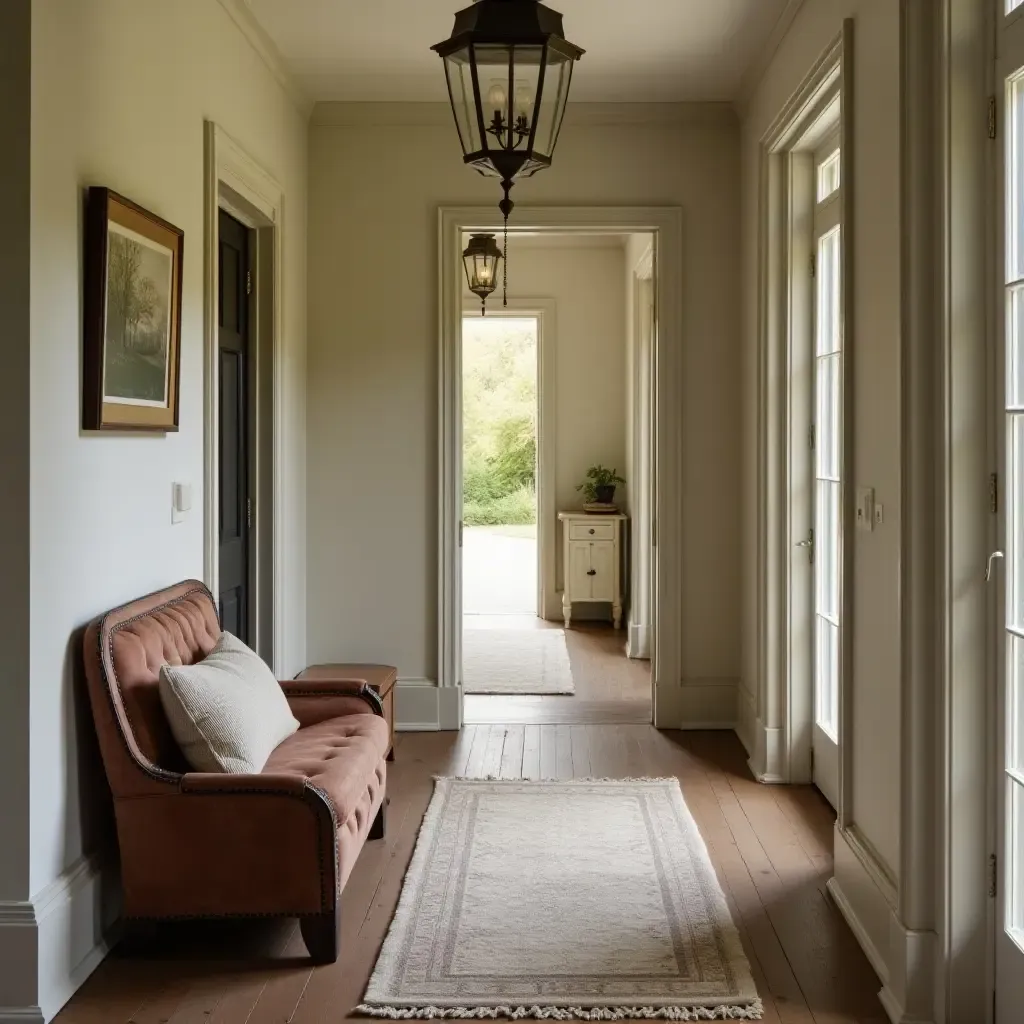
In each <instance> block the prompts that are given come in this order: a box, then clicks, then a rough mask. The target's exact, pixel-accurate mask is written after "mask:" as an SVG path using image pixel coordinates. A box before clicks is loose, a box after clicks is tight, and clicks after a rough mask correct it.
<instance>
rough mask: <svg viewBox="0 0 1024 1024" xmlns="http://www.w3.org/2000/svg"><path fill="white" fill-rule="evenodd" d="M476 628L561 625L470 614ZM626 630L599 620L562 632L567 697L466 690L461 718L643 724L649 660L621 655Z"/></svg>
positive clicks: (648, 710) (473, 721)
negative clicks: (570, 685) (484, 625)
mask: <svg viewBox="0 0 1024 1024" xmlns="http://www.w3.org/2000/svg"><path fill="white" fill-rule="evenodd" d="M474 619H475V620H476V621H477V625H475V626H474V628H476V629H479V628H481V626H480V625H479V623H480V622H483V621H486V623H488V626H487V628H494V629H501V628H516V629H522V628H534V629H560V628H561V623H558V622H545V621H544V620H543V619H536V618H531V617H528V616H500V615H498V616H487V617H486V619H485V617H483V616H474ZM625 644H626V634H625V632H624V631H623V630H621V629H620V630H616V629H612V628H611V626H606V625H604V624H602V623H588V622H580V623H578V624H574V625H573V626H572V628H571V629H569V630H566V633H565V645H566V647H567V648H568V650H569V666H570V669H571V671H572V680H573V685H574V686H575V687H576V692H575V693H574V694H573V695H572V696H571V697H569V696H552V695H549V696H546V697H544V696H528V695H523V696H519V695H515V696H504V695H502V696H498V695H493V694H479V693H466V694H465V695H464V697H463V701H464V703H463V717H464V720H465V721H466V722H468V723H471V724H492V723H498V724H506V725H508V724H516V725H526V724H529V723H533V724H538V725H541V724H548V725H559V724H561V725H567V724H571V723H574V722H581V723H586V722H592V723H605V724H616V723H617V724H621V725H629V724H631V725H646V724H647V723H648V722H650V721H651V663H650V662H649V661H639V660H636V659H631V658H627V657H626V653H625Z"/></svg>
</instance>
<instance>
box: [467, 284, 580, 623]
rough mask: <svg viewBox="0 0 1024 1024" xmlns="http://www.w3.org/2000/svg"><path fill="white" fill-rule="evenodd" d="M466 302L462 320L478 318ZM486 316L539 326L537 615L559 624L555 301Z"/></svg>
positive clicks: (518, 303) (523, 302) (527, 302)
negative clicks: (529, 319) (529, 320)
mask: <svg viewBox="0 0 1024 1024" xmlns="http://www.w3.org/2000/svg"><path fill="white" fill-rule="evenodd" d="M479 312H480V311H479V309H478V308H477V306H476V305H475V304H474V303H470V302H469V301H468V300H467V301H466V302H465V304H464V306H463V310H462V313H463V317H469V316H474V315H476V316H479ZM487 315H488V316H489V317H492V318H494V317H501V316H507V317H517V316H521V317H532V318H535V319H536V321H537V563H538V564H537V616H538V617H539V618H542V619H556V620H558V621H561V619H562V602H561V599H560V598H559V597H558V593H557V591H556V589H555V559H554V557H553V556H554V550H555V523H556V519H555V513H556V512H557V509H556V507H555V506H556V502H555V452H556V451H557V437H558V420H557V415H556V413H557V407H556V404H555V396H556V394H557V393H558V392H557V387H556V384H555V375H556V374H557V372H558V364H557V360H556V358H555V353H556V351H557V350H556V348H555V344H554V339H555V338H556V337H557V334H556V331H557V330H558V321H557V309H556V307H555V300H554V299H509V300H508V305H507V306H504V307H502V308H501V309H492V310H489V311H488V313H487Z"/></svg>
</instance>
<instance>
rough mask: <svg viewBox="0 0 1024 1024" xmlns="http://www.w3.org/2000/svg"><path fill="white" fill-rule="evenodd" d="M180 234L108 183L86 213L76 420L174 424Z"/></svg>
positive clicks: (131, 425) (119, 425) (92, 195)
mask: <svg viewBox="0 0 1024 1024" xmlns="http://www.w3.org/2000/svg"><path fill="white" fill-rule="evenodd" d="M183 241H184V234H183V232H182V231H180V230H179V229H178V228H176V227H174V225H172V224H168V223H167V221H165V220H161V218H159V217H157V216H156V215H155V214H152V213H150V212H149V211H148V210H144V209H142V207H141V206H136V205H135V203H133V202H130V201H129V200H127V199H125V198H124V197H123V196H119V195H118V194H117V193H116V192H111V191H110V189H107V188H90V189H89V194H88V199H87V201H86V217H85V294H84V299H83V302H84V306H85V324H84V329H83V346H84V352H83V356H84V366H83V374H82V386H83V394H82V426H83V427H84V429H86V430H177V429H178V385H179V383H180V367H181V280H182V278H181V257H182V244H183Z"/></svg>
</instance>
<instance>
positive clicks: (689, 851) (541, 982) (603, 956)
mask: <svg viewBox="0 0 1024 1024" xmlns="http://www.w3.org/2000/svg"><path fill="white" fill-rule="evenodd" d="M358 1012H360V1013H364V1014H369V1015H371V1016H376V1017H388V1018H392V1019H403V1018H413V1017H415V1018H432V1017H507V1018H512V1019H517V1018H521V1017H536V1018H555V1019H582V1020H617V1019H624V1018H645V1017H648V1018H666V1019H669V1020H683V1021H694V1020H701V1021H702V1020H756V1019H760V1017H761V1012H762V1011H761V1003H760V1000H759V999H758V998H757V991H756V989H755V988H754V984H753V981H752V979H751V975H750V967H749V965H748V963H747V960H746V957H745V956H744V954H743V947H742V945H741V943H740V939H739V936H738V934H737V932H736V928H735V926H734V925H733V922H732V919H731V918H730V916H729V909H728V906H727V905H726V901H725V896H724V895H723V893H722V890H721V888H720V887H719V885H718V881H717V879H716V877H715V872H714V869H713V868H712V866H711V861H710V860H709V859H708V853H707V849H706V848H705V846H704V843H703V841H702V839H701V837H700V833H699V832H698V831H697V826H696V825H695V823H694V820H693V818H692V817H691V815H690V812H689V810H688V809H687V807H686V804H685V803H684V802H683V795H682V793H681V792H680V790H679V784H678V782H677V781H676V780H675V779H640V780H628V781H578V782H503V781H502V782H499V781H463V780H458V779H438V780H437V782H436V789H435V791H434V796H433V799H432V801H431V803H430V806H429V808H428V809H427V813H426V816H425V818H424V820H423V826H422V829H421V831H420V835H419V839H418V841H417V844H416V850H415V852H414V854H413V859H412V863H411V865H410V867H409V871H408V874H407V875H406V879H405V885H404V888H403V890H402V895H401V898H400V900H399V904H398V909H397V911H396V912H395V917H394V920H393V921H392V923H391V928H390V930H389V932H388V934H387V937H386V939H385V940H384V947H383V949H382V951H381V954H380V957H379V959H378V961H377V965H376V967H375V968H374V972H373V975H372V977H371V978H370V983H369V986H368V988H367V991H366V995H365V997H364V1001H363V1004H362V1005H361V1006H359V1007H358Z"/></svg>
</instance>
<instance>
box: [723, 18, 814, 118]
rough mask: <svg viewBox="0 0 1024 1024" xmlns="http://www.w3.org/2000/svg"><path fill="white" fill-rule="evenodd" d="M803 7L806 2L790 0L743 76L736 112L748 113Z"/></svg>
mask: <svg viewBox="0 0 1024 1024" xmlns="http://www.w3.org/2000/svg"><path fill="white" fill-rule="evenodd" d="M803 5H804V0H789V2H788V3H787V4H786V6H785V7H784V8H783V9H782V13H781V14H780V15H779V17H778V20H777V21H776V22H775V26H774V28H772V31H771V33H770V35H769V36H768V39H767V41H766V42H765V44H764V45H763V46H762V47H761V48H760V50H759V51H758V54H757V57H756V58H755V59H754V61H753V62H752V63H751V65H750V67H748V68H747V71H746V73H745V74H744V75H743V80H742V81H741V82H740V88H739V98H738V99H737V101H736V104H735V106H736V110H737V111H738V112H739V113H741V114H742V113H745V112H746V109H747V107H748V106H749V105H750V100H751V99H752V97H753V95H754V93H755V92H756V91H757V87H758V86H759V85H760V84H761V80H762V79H763V78H764V76H765V74H766V73H767V71H768V68H769V67H771V63H772V61H773V60H774V59H775V54H776V53H777V52H778V49H779V47H780V46H781V45H782V40H783V39H785V38H786V34H787V33H788V32H789V30H790V29H791V28H792V27H793V22H794V21H796V16H797V15H798V14H799V13H800V8H801V7H803Z"/></svg>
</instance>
